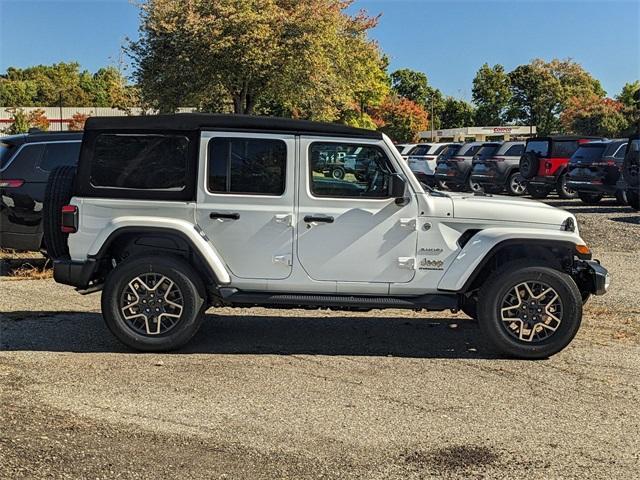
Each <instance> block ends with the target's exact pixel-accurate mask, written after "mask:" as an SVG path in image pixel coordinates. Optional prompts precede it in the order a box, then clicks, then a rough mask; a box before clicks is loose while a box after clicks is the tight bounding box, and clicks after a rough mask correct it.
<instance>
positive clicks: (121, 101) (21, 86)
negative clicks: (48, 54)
mask: <svg viewBox="0 0 640 480" xmlns="http://www.w3.org/2000/svg"><path fill="white" fill-rule="evenodd" d="M135 93H136V91H135V88H133V87H131V86H129V85H127V82H126V79H125V78H124V77H123V76H122V74H121V73H120V72H119V71H118V70H116V69H115V68H114V67H107V68H102V69H100V70H99V71H98V72H96V73H95V74H91V73H90V72H88V71H87V70H83V71H80V65H79V64H78V63H75V62H72V63H64V62H63V63H56V64H53V65H37V66H34V67H29V68H25V69H20V68H14V67H9V68H8V69H7V71H6V73H5V74H4V75H0V105H1V106H8V107H19V106H22V107H37V106H54V105H56V106H57V105H60V104H61V103H62V106H67V107H70V106H72V107H82V106H98V107H117V108H128V107H131V106H133V105H135V104H137V103H138V100H137V96H136V95H135Z"/></svg>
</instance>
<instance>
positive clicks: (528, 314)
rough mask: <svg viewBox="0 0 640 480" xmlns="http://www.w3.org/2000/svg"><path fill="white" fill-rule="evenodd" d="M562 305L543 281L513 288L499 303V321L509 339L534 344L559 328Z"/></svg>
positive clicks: (556, 295)
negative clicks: (510, 337)
mask: <svg viewBox="0 0 640 480" xmlns="http://www.w3.org/2000/svg"><path fill="white" fill-rule="evenodd" d="M562 317H563V305H562V300H561V299H560V295H559V294H558V292H556V291H555V290H554V289H553V288H552V287H550V286H549V285H547V284H546V283H543V282H523V283H519V284H517V285H515V286H513V287H512V288H511V289H509V291H508V292H507V293H506V294H505V295H504V297H503V298H502V302H501V303H500V320H501V323H502V326H503V327H504V329H505V330H506V331H507V332H508V333H509V335H511V336H512V337H514V338H516V339H518V340H520V341H522V342H528V343H537V342H541V341H543V340H546V339H548V338H549V337H551V336H552V335H553V334H554V333H555V332H556V331H557V330H558V328H559V327H560V324H561V323H562Z"/></svg>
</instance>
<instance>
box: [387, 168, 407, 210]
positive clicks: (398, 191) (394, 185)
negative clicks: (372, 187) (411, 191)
mask: <svg viewBox="0 0 640 480" xmlns="http://www.w3.org/2000/svg"><path fill="white" fill-rule="evenodd" d="M390 189H391V196H392V197H393V198H395V199H396V204H397V205H406V204H407V203H409V198H408V197H407V196H406V195H405V194H406V192H407V182H406V181H405V179H404V178H402V177H401V176H400V175H398V174H397V173H394V174H393V175H391V186H390Z"/></svg>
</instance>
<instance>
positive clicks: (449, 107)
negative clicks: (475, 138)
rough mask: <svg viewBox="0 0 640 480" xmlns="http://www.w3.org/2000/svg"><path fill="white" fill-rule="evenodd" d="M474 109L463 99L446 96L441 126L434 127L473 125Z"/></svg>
mask: <svg viewBox="0 0 640 480" xmlns="http://www.w3.org/2000/svg"><path fill="white" fill-rule="evenodd" d="M474 117H475V109H474V108H473V105H471V104H470V103H469V102H465V101H464V100H458V99H456V98H453V97H447V98H446V99H445V101H444V108H443V110H442V114H441V118H442V126H441V127H436V128H460V127H469V126H471V125H473V121H474Z"/></svg>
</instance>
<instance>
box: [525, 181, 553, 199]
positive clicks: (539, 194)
mask: <svg viewBox="0 0 640 480" xmlns="http://www.w3.org/2000/svg"><path fill="white" fill-rule="evenodd" d="M527 190H528V191H529V195H531V197H532V198H536V199H541V198H547V197H548V196H549V193H551V190H549V189H548V188H546V187H542V186H538V185H531V184H529V185H528V186H527Z"/></svg>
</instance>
